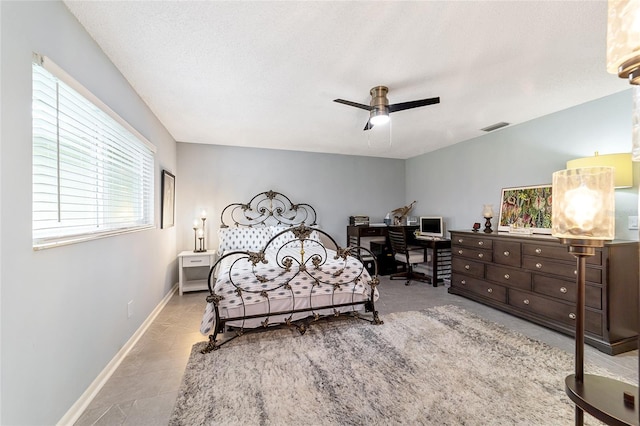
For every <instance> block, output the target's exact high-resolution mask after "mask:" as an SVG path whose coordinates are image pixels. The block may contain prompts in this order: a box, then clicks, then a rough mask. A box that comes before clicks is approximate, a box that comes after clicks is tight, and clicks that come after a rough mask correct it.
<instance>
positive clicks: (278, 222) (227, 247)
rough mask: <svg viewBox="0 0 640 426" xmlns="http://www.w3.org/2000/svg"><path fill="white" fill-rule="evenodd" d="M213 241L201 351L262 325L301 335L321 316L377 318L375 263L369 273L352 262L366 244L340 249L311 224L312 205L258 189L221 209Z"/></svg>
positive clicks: (374, 320) (313, 221)
mask: <svg viewBox="0 0 640 426" xmlns="http://www.w3.org/2000/svg"><path fill="white" fill-rule="evenodd" d="M218 239H219V247H218V254H219V257H218V259H217V261H216V262H215V263H214V265H213V266H212V267H211V269H210V272H209V277H208V287H209V295H208V296H207V299H206V300H207V305H206V309H205V313H204V315H203V318H202V323H201V327H200V331H201V333H202V334H204V335H209V344H208V345H207V347H206V348H205V349H204V350H203V352H210V351H213V350H217V349H218V348H220V347H221V346H222V345H223V344H225V343H227V342H229V341H231V340H233V339H235V338H237V337H239V336H241V335H243V334H245V333H249V332H255V331H261V330H264V329H265V328H268V327H281V326H289V327H294V328H296V329H297V330H298V331H299V332H300V333H301V334H304V333H305V331H306V330H307V328H308V327H309V326H310V324H311V323H312V322H314V321H318V320H320V319H321V318H328V317H340V316H350V317H354V318H356V319H362V320H366V321H369V322H370V323H372V324H376V325H377V324H382V323H383V321H382V320H381V319H380V317H379V315H378V312H377V311H376V309H375V301H376V300H377V299H378V297H379V293H378V289H377V286H378V284H379V283H380V281H379V279H378V275H377V264H375V262H374V269H373V271H372V274H370V273H369V272H368V271H367V269H366V268H365V267H364V265H363V263H362V262H361V261H360V260H359V256H361V255H362V254H364V253H367V252H368V253H369V254H371V252H370V250H369V249H368V248H366V247H347V248H342V247H340V246H339V245H338V244H337V243H336V241H335V240H334V239H333V237H331V236H330V235H329V234H328V233H327V232H325V231H323V230H322V229H320V228H319V227H318V225H317V222H316V211H315V209H314V208H313V207H312V206H311V205H309V204H303V203H300V204H294V203H292V202H291V200H290V199H289V198H288V197H287V196H285V195H283V194H281V193H279V192H275V191H265V192H261V193H259V194H257V195H256V196H254V197H253V198H252V199H251V200H250V201H249V202H248V203H233V204H229V205H228V206H227V207H225V208H224V209H223V211H222V214H221V225H220V229H219V230H218Z"/></svg>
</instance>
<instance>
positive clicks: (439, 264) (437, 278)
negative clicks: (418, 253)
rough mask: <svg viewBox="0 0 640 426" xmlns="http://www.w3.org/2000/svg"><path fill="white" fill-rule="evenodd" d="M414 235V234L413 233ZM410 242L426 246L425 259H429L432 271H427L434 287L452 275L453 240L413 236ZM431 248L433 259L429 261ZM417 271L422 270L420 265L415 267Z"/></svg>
mask: <svg viewBox="0 0 640 426" xmlns="http://www.w3.org/2000/svg"><path fill="white" fill-rule="evenodd" d="M412 235H413V234H412ZM409 244H411V245H416V246H421V247H424V248H425V259H427V264H428V265H429V266H428V269H430V270H431V273H430V274H429V272H427V273H426V275H428V276H429V277H430V278H431V283H432V284H433V286H434V287H437V286H438V283H441V282H444V279H445V278H450V277H451V240H445V239H439V240H438V239H433V240H425V239H422V238H411V239H410V240H409ZM427 249H431V253H432V254H431V261H430V262H429V261H428V258H427V255H428V250H427ZM414 270H415V271H416V272H421V271H420V267H419V266H418V268H417V269H416V268H414Z"/></svg>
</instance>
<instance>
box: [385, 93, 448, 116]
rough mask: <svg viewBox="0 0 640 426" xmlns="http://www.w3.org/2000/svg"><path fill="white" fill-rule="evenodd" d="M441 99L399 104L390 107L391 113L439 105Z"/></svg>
mask: <svg viewBox="0 0 640 426" xmlns="http://www.w3.org/2000/svg"><path fill="white" fill-rule="evenodd" d="M439 103H440V98H439V97H438V98H429V99H420V100H418V101H409V102H400V103H399V104H393V105H389V112H390V113H391V112H396V111H402V110H405V109H411V108H418V107H423V106H427V105H433V104H439Z"/></svg>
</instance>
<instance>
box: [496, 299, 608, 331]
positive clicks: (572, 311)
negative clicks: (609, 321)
mask: <svg viewBox="0 0 640 426" xmlns="http://www.w3.org/2000/svg"><path fill="white" fill-rule="evenodd" d="M509 305H511V306H514V307H516V308H519V309H521V310H523V311H527V312H531V313H534V314H537V315H541V316H543V317H545V318H549V319H551V320H554V321H558V322H560V323H563V324H565V325H572V326H573V327H575V322H576V321H575V318H576V307H575V304H572V303H563V302H560V301H555V300H551V299H549V298H547V297H542V296H538V295H535V294H532V293H527V292H523V291H519V290H509ZM584 328H585V330H586V331H588V332H590V333H594V334H597V335H600V336H601V335H602V315H601V314H600V313H598V312H593V311H586V312H585V325H584Z"/></svg>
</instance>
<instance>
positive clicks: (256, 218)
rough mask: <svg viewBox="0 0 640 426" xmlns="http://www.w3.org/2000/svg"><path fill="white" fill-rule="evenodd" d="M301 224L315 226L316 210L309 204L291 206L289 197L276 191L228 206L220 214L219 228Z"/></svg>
mask: <svg viewBox="0 0 640 426" xmlns="http://www.w3.org/2000/svg"><path fill="white" fill-rule="evenodd" d="M302 224H303V225H306V226H315V225H317V223H316V210H315V209H314V208H313V207H311V205H309V204H305V203H300V204H293V203H292V202H291V200H290V199H289V197H287V196H286V195H283V194H281V193H279V192H276V191H265V192H261V193H259V194H257V195H256V196H254V197H253V198H252V199H251V201H249V202H248V203H246V204H243V203H233V204H229V205H228V206H226V207H225V208H224V209H223V210H222V213H221V214H220V227H221V228H228V227H229V226H238V227H253V226H270V225H286V226H295V225H302Z"/></svg>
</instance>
